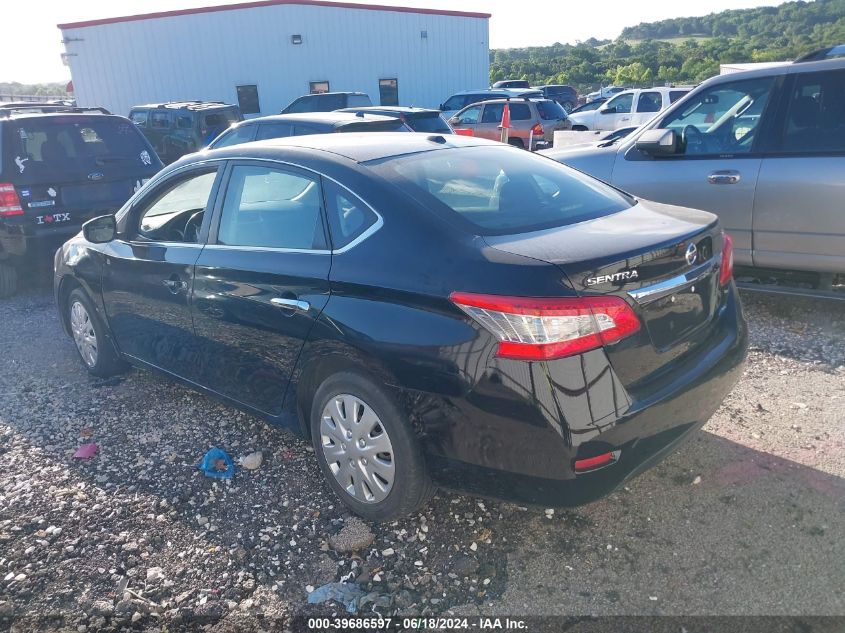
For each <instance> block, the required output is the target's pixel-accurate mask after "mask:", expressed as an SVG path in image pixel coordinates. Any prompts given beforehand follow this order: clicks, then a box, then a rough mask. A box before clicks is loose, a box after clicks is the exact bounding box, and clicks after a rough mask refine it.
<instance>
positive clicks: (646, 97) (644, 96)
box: [637, 91, 663, 112]
mask: <svg viewBox="0 0 845 633" xmlns="http://www.w3.org/2000/svg"><path fill="white" fill-rule="evenodd" d="M662 107H663V97H662V96H661V95H660V93H659V92H651V91H649V92H641V93H640V96H639V97H638V98H637V112H660V110H661V108H662Z"/></svg>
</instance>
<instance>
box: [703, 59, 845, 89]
mask: <svg viewBox="0 0 845 633" xmlns="http://www.w3.org/2000/svg"><path fill="white" fill-rule="evenodd" d="M843 68H845V58H842V57H840V58H833V59H820V60H818V61H806V62H804V61H802V62H794V63H785V64H783V65H781V66H768V67H766V68H754V69H752V70H742V71H739V72H735V73H727V74H725V75H716V76H715V77H711V78H710V79H708V80H707V81H704V82H702V83H701V84H699V86H712V85H715V84H721V83H728V82H733V81H737V80H739V79H756V78H758V77H776V76H778V75H795V74H801V73H812V72H820V71H824V70H842V69H843Z"/></svg>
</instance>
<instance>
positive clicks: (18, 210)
mask: <svg viewBox="0 0 845 633" xmlns="http://www.w3.org/2000/svg"><path fill="white" fill-rule="evenodd" d="M12 215H23V207H22V206H21V199H20V198H18V192H17V191H15V185H13V184H11V183H6V182H4V183H2V184H0V217H3V218H5V217H9V216H12Z"/></svg>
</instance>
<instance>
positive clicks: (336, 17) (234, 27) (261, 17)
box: [59, 0, 490, 115]
mask: <svg viewBox="0 0 845 633" xmlns="http://www.w3.org/2000/svg"><path fill="white" fill-rule="evenodd" d="M489 17H490V16H489V14H486V13H466V12H461V11H436V10H431V9H414V8H409V7H387V6H377V5H365V4H352V3H346V2H327V1H321V0H264V1H260V2H249V3H245V4H232V5H225V6H215V7H207V8H201V9H188V10H181V11H167V12H162V13H151V14H148V15H135V16H128V17H120V18H109V19H103V20H93V21H89V22H77V23H71V24H60V25H59V28H60V29H61V31H62V41H63V43H64V46H65V53H64V58H65V60H66V62H67V64H68V65H69V66H70V71H71V76H72V78H73V86H74V91H75V95H76V99H77V102H78V104H79V105H81V106H103V107H106V108H108V109H109V110H111V111H112V112H114V113H116V114H123V115H127V114H128V113H129V109H130V108H131V107H132V106H133V105H137V104H144V103H152V102H165V101H181V100H192V99H200V100H209V101H226V102H229V103H238V98H239V95H240V99H241V105H242V106H244V110H245V112H244V113H245V114H246V115H251V114H262V115H267V114H275V113H278V112H279V111H280V110H281V109H282V108H283V107H284V106H286V105H287V104H288V103H290V102H291V101H292V100H293V99H294V98H295V97H298V96H300V95H303V94H308V93H309V92H325V91H327V90H328V91H331V92H338V91H361V92H365V93H367V94H368V95H369V96H370V98H371V99H372V101H373V103H374V104H379V103H380V102H388V101H397V102H398V104H399V105H415V106H421V107H437V105H438V104H439V103H441V102H442V101H443V100H445V99H446V98H447V97H449V96H450V95H451V94H452V93H454V92H458V91H460V90H466V89H473V88H480V87H484V86H487V85H488V84H489V66H490V64H489V54H488V50H489V47H488V42H489V40H488V19H489ZM397 91H398V99H397V96H396V92H397ZM256 96H257V102H258V105H259V107H258V111H257V112H256V111H255V109H256V108H255V107H254V104H255V99H254V97H256ZM251 106H252V107H251Z"/></svg>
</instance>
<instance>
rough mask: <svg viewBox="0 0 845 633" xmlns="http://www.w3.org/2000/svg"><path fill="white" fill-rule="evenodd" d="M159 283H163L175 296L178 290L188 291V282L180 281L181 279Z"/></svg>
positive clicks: (164, 280) (165, 280)
mask: <svg viewBox="0 0 845 633" xmlns="http://www.w3.org/2000/svg"><path fill="white" fill-rule="evenodd" d="M161 283H163V284H164V285H165V286H166V287H167V289H168V290H170V292H172V293H173V294H176V293H177V292H179V291H180V290H187V289H188V282H187V281H182V280H181V279H174V278H172V277H171V278H170V279H162V280H161Z"/></svg>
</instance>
